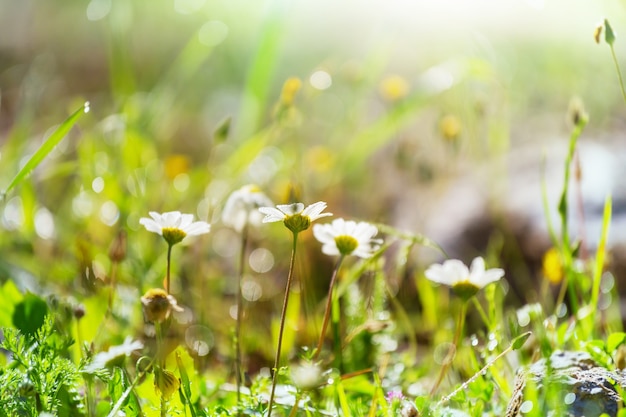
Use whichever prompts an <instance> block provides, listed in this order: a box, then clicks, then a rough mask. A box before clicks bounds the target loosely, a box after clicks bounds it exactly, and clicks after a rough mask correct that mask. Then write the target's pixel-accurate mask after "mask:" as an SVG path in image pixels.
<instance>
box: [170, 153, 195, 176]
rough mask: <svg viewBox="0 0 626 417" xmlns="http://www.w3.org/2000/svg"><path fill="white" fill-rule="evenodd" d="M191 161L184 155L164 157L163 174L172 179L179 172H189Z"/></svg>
mask: <svg viewBox="0 0 626 417" xmlns="http://www.w3.org/2000/svg"><path fill="white" fill-rule="evenodd" d="M190 165H191V162H190V161H189V158H188V157H187V156H185V155H180V154H177V155H170V156H168V157H167V158H166V159H165V175H166V176H167V178H169V179H171V180H173V179H174V178H176V177H177V176H178V175H180V174H184V173H186V172H189V166H190Z"/></svg>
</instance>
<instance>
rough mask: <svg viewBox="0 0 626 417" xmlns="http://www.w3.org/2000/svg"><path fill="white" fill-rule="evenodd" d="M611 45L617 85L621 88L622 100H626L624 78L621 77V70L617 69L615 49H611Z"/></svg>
mask: <svg viewBox="0 0 626 417" xmlns="http://www.w3.org/2000/svg"><path fill="white" fill-rule="evenodd" d="M609 46H610V47H611V56H612V57H613V62H614V63H615V69H616V70H617V77H618V78H619V86H620V88H621V89H622V97H623V98H624V102H626V90H624V80H623V79H622V71H620V69H619V63H618V61H617V56H616V55H615V49H613V45H609Z"/></svg>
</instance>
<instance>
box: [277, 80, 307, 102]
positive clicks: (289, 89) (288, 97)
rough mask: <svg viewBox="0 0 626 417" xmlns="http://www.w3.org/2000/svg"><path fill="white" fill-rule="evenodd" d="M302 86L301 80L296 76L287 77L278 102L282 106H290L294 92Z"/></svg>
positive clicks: (294, 95)
mask: <svg viewBox="0 0 626 417" xmlns="http://www.w3.org/2000/svg"><path fill="white" fill-rule="evenodd" d="M300 87H302V81H300V78H298V77H290V78H287V80H286V81H285V83H284V84H283V91H282V92H281V93H280V102H281V104H282V105H283V106H292V105H293V102H294V100H295V98H296V94H297V93H298V91H300Z"/></svg>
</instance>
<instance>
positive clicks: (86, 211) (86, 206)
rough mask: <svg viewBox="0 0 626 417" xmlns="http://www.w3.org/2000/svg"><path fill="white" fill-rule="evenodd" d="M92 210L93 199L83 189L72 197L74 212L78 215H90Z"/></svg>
mask: <svg viewBox="0 0 626 417" xmlns="http://www.w3.org/2000/svg"><path fill="white" fill-rule="evenodd" d="M92 211H93V201H92V200H91V197H90V196H89V194H87V193H86V192H84V191H81V192H80V193H78V194H77V195H76V196H75V197H74V198H73V199H72V212H73V213H74V214H75V215H76V216H77V217H88V216H89V215H91V213H92Z"/></svg>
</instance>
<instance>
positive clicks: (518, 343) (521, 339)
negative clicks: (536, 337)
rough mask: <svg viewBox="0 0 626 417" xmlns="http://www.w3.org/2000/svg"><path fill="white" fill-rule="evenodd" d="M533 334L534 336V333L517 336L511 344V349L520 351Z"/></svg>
mask: <svg viewBox="0 0 626 417" xmlns="http://www.w3.org/2000/svg"><path fill="white" fill-rule="evenodd" d="M531 334H532V332H526V333H522V334H521V335H519V336H517V337H516V338H515V339H513V341H512V342H511V348H512V349H513V350H518V349H520V348H521V347H522V346H524V343H526V341H527V340H528V338H529V337H530V335H531Z"/></svg>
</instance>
